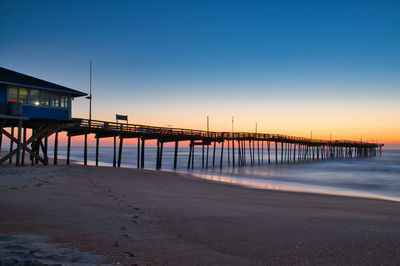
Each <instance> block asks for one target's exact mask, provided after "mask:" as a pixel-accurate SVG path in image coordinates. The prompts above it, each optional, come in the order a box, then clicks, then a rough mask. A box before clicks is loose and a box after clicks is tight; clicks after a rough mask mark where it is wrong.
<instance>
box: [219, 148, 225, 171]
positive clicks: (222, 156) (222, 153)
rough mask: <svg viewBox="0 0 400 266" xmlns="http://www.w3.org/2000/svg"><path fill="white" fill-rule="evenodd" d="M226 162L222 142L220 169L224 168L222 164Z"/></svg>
mask: <svg viewBox="0 0 400 266" xmlns="http://www.w3.org/2000/svg"><path fill="white" fill-rule="evenodd" d="M223 161H224V142H223V141H222V142H221V159H220V162H219V168H222V163H223Z"/></svg>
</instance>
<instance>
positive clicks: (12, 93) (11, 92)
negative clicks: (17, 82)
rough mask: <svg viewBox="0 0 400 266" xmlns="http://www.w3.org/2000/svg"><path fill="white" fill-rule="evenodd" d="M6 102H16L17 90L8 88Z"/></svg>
mask: <svg viewBox="0 0 400 266" xmlns="http://www.w3.org/2000/svg"><path fill="white" fill-rule="evenodd" d="M8 101H9V102H17V101H18V88H17V87H8Z"/></svg>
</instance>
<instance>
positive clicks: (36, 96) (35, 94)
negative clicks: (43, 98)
mask: <svg viewBox="0 0 400 266" xmlns="http://www.w3.org/2000/svg"><path fill="white" fill-rule="evenodd" d="M30 100H31V102H30V103H31V104H33V105H40V92H39V90H33V89H32V90H31V99H30Z"/></svg>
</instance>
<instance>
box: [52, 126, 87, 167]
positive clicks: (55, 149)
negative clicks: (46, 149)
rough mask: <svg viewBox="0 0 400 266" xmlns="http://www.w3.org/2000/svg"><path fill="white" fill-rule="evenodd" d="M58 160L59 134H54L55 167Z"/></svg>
mask: <svg viewBox="0 0 400 266" xmlns="http://www.w3.org/2000/svg"><path fill="white" fill-rule="evenodd" d="M85 149H86V148H85ZM57 159H58V132H56V133H55V134H54V158H53V164H54V165H57ZM85 165H86V164H85Z"/></svg>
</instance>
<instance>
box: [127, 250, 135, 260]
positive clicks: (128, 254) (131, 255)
mask: <svg viewBox="0 0 400 266" xmlns="http://www.w3.org/2000/svg"><path fill="white" fill-rule="evenodd" d="M125 255H126V256H127V257H128V258H133V257H135V255H133V254H132V253H131V252H129V251H125Z"/></svg>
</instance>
